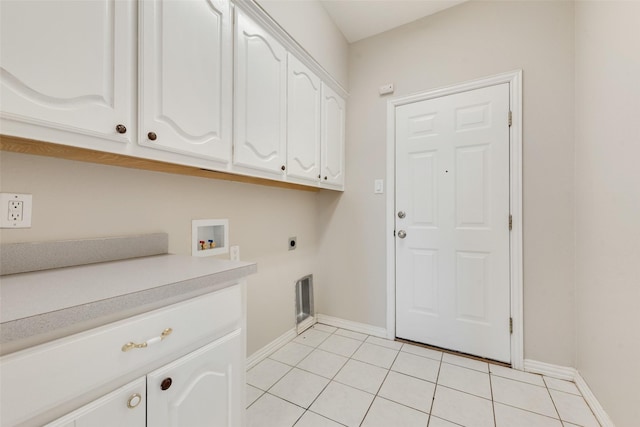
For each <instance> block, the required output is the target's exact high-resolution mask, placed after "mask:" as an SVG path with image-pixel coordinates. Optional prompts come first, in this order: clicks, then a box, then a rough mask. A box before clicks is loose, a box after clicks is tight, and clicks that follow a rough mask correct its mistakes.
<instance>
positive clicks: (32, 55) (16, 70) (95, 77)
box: [0, 0, 135, 142]
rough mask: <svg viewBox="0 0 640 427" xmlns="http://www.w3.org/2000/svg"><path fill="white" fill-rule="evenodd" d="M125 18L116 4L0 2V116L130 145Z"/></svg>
mask: <svg viewBox="0 0 640 427" xmlns="http://www.w3.org/2000/svg"><path fill="white" fill-rule="evenodd" d="M133 12H134V4H133V2H131V1H121V0H92V1H64V0H60V1H23V0H2V1H1V2H0V16H1V18H0V19H1V22H0V28H1V30H0V40H1V46H0V87H1V89H0V98H1V99H2V106H1V107H0V108H1V110H2V117H3V118H4V119H8V120H16V121H18V122H22V123H28V124H35V125H38V126H44V127H49V128H55V129H61V130H67V131H72V132H75V133H81V134H85V135H92V136H97V137H100V138H107V139H113V140H116V141H121V142H128V141H130V140H131V133H132V132H131V131H132V129H131V127H132V126H133V125H134V123H133V109H132V108H133V99H134V97H133V91H134V85H133V83H134V76H133V73H132V70H133V69H134V68H133V67H134V59H135V58H134V47H135V44H134V40H135V39H134V28H135V23H134V22H133V16H134V13H133ZM118 125H121V126H120V127H118ZM116 127H118V130H119V131H118V130H116Z"/></svg>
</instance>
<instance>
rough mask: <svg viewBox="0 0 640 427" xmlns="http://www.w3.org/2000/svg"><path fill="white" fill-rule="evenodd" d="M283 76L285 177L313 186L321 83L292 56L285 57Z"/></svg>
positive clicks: (316, 172) (316, 171) (317, 163)
mask: <svg viewBox="0 0 640 427" xmlns="http://www.w3.org/2000/svg"><path fill="white" fill-rule="evenodd" d="M287 74H288V75H287V86H288V94H287V176H292V177H296V178H303V179H307V180H309V181H313V182H316V183H317V182H318V180H319V174H320V89H321V86H320V85H321V82H320V79H319V78H318V77H317V76H316V75H315V74H313V73H312V72H311V70H309V69H308V68H307V67H306V66H304V64H302V63H301V62H300V61H298V60H297V59H296V58H295V57H294V56H293V55H292V54H289V62H288V73H287Z"/></svg>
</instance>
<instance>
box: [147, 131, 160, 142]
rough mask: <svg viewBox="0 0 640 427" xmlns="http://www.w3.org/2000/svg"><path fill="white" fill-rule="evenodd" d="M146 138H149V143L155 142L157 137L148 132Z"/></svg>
mask: <svg viewBox="0 0 640 427" xmlns="http://www.w3.org/2000/svg"><path fill="white" fill-rule="evenodd" d="M147 138H149V139H150V140H151V141H155V140H156V139H157V138H158V135H156V133H155V132H149V133H148V134H147Z"/></svg>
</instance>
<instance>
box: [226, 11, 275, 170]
mask: <svg viewBox="0 0 640 427" xmlns="http://www.w3.org/2000/svg"><path fill="white" fill-rule="evenodd" d="M236 13H237V15H236V32H235V33H236V43H235V55H236V56H235V61H236V68H235V72H236V76H235V114H234V130H235V132H234V164H236V165H239V166H246V167H250V168H253V169H259V170H262V171H267V172H273V173H278V174H280V175H282V174H283V172H282V171H284V170H285V168H286V167H285V166H286V165H285V160H286V153H285V150H286V123H287V121H286V114H287V110H286V95H287V52H286V50H285V49H284V47H283V46H282V45H281V44H280V43H278V42H277V41H276V40H275V39H274V38H273V37H272V36H271V35H269V34H268V33H267V32H266V31H265V30H264V29H262V28H260V27H259V26H258V25H257V24H255V23H254V22H253V21H251V20H250V19H249V18H248V17H246V16H245V15H243V14H242V13H241V12H240V11H238V10H237V9H236Z"/></svg>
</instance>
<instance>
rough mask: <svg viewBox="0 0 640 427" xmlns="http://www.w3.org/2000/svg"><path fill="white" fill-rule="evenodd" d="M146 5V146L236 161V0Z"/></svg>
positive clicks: (142, 70) (162, 0) (142, 36)
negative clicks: (232, 3) (233, 154)
mask: <svg viewBox="0 0 640 427" xmlns="http://www.w3.org/2000/svg"><path fill="white" fill-rule="evenodd" d="M139 4H140V29H139V41H140V43H139V46H140V64H139V74H140V92H139V97H140V98H139V99H140V123H141V124H140V137H139V142H140V144H142V145H145V146H151V147H156V148H160V149H165V150H169V151H174V152H178V153H182V154H189V155H195V156H197V157H200V158H205V159H212V160H216V161H220V162H224V163H228V162H229V161H230V160H231V114H232V108H231V103H232V67H233V63H232V53H233V52H232V36H233V32H232V28H231V25H232V23H231V14H230V5H229V2H228V1H226V0H182V1H178V0H158V1H151V0H141V1H140V3H139Z"/></svg>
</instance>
